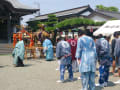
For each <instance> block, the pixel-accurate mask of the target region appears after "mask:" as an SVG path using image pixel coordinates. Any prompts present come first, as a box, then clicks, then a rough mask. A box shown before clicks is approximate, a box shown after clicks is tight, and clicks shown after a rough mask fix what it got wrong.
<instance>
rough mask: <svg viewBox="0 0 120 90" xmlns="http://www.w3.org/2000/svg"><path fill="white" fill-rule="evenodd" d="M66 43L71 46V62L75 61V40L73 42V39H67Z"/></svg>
mask: <svg viewBox="0 0 120 90" xmlns="http://www.w3.org/2000/svg"><path fill="white" fill-rule="evenodd" d="M68 43H69V44H70V46H71V53H72V60H76V58H75V54H76V48H77V40H75V39H69V40H68Z"/></svg>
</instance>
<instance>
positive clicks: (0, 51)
mask: <svg viewBox="0 0 120 90" xmlns="http://www.w3.org/2000/svg"><path fill="white" fill-rule="evenodd" d="M12 51H13V48H12V44H7V43H3V44H0V55H6V54H12Z"/></svg>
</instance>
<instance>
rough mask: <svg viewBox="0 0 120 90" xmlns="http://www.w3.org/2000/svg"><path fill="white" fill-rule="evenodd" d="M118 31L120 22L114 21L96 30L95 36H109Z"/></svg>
mask: <svg viewBox="0 0 120 90" xmlns="http://www.w3.org/2000/svg"><path fill="white" fill-rule="evenodd" d="M116 31H120V20H112V21H108V22H106V23H105V24H104V25H103V26H101V27H100V28H99V29H98V30H96V31H95V32H94V33H93V35H94V36H98V35H99V34H102V35H104V36H109V35H112V34H113V33H114V32H116Z"/></svg>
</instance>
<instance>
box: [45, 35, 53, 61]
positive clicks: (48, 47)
mask: <svg viewBox="0 0 120 90" xmlns="http://www.w3.org/2000/svg"><path fill="white" fill-rule="evenodd" d="M43 52H44V54H45V55H46V60H47V61H51V60H53V57H54V55H53V44H52V42H51V40H50V39H49V37H48V36H46V37H45V40H44V41H43Z"/></svg>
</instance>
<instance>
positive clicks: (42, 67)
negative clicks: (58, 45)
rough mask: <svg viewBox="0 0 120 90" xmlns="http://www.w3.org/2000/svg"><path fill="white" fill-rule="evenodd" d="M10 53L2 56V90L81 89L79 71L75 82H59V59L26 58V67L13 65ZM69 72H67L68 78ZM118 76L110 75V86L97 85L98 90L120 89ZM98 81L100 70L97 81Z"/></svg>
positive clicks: (0, 85)
mask: <svg viewBox="0 0 120 90" xmlns="http://www.w3.org/2000/svg"><path fill="white" fill-rule="evenodd" d="M12 63H13V58H12V57H11V56H10V55H4V56H0V90H81V81H80V80H77V78H78V77H79V73H78V72H77V73H74V81H73V82H65V83H57V82H56V81H57V80H58V79H59V71H56V70H55V69H56V68H57V67H58V64H57V61H56V60H54V61H45V59H28V60H25V61H24V63H25V67H13V65H12ZM67 77H68V73H67V72H66V73H65V79H67ZM118 79H119V78H118V77H113V75H110V79H109V84H108V87H105V88H100V87H96V90H120V85H115V84H114V83H113V82H115V81H116V80H118ZM97 82H98V71H97V75H96V83H97Z"/></svg>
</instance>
